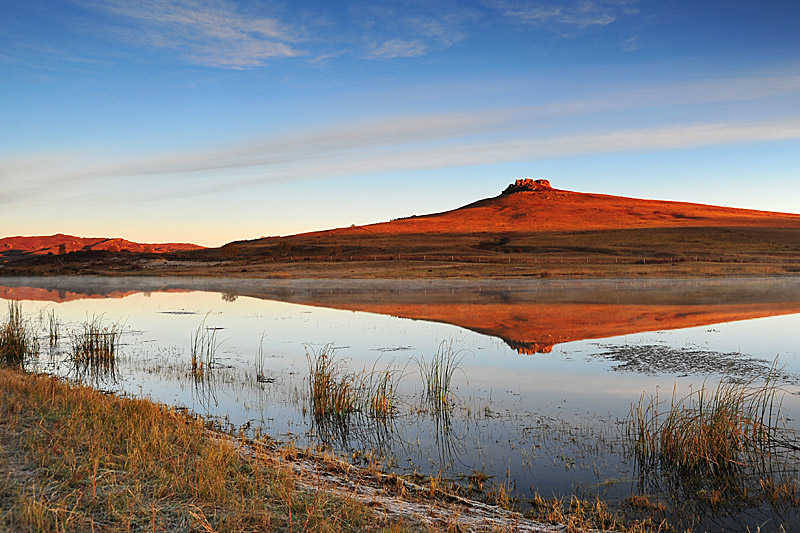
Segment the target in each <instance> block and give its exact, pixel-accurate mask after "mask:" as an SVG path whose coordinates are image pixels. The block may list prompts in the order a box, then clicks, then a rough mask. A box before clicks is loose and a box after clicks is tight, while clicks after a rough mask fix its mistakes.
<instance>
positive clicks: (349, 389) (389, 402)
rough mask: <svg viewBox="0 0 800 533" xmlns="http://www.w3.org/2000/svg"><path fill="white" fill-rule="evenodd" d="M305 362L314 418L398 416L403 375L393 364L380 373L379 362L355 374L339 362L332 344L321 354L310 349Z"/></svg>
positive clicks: (324, 348)
mask: <svg viewBox="0 0 800 533" xmlns="http://www.w3.org/2000/svg"><path fill="white" fill-rule="evenodd" d="M306 358H307V359H308V365H309V375H308V392H309V400H310V404H311V411H312V413H313V415H314V417H315V418H317V419H320V418H338V419H344V418H346V417H348V416H349V415H350V414H352V413H355V412H359V413H363V414H368V415H371V416H374V417H391V416H392V415H393V414H394V413H395V411H396V401H397V387H398V384H399V381H400V378H401V377H402V375H403V371H402V370H401V369H397V368H394V360H391V361H389V363H388V364H387V365H386V367H385V368H384V369H378V368H377V361H376V362H375V364H374V365H373V366H372V369H371V370H370V371H367V370H366V369H365V370H363V371H361V372H353V371H351V370H349V369H348V368H347V367H346V366H345V365H344V361H343V360H342V359H337V358H336V356H335V351H334V349H333V346H332V345H330V344H328V345H325V346H324V347H323V348H322V349H320V350H319V351H318V352H317V351H315V350H313V349H311V348H309V349H307V350H306Z"/></svg>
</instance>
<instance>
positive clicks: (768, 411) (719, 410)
mask: <svg viewBox="0 0 800 533" xmlns="http://www.w3.org/2000/svg"><path fill="white" fill-rule="evenodd" d="M779 393H780V390H779V389H778V388H777V386H776V385H775V381H774V372H773V373H770V375H769V376H767V377H766V379H764V380H763V381H759V382H749V383H735V382H722V383H720V384H719V385H717V386H716V388H708V387H706V386H705V384H704V385H703V386H702V387H701V388H700V389H699V390H697V391H693V392H691V393H689V394H687V395H686V396H684V397H678V396H677V395H676V393H675V391H674V390H673V394H672V399H671V401H670V402H669V403H666V402H662V401H660V400H659V398H658V395H655V396H649V395H647V394H643V395H642V398H641V399H640V401H639V403H638V404H634V405H633V406H632V407H631V413H630V415H629V417H628V419H627V421H626V425H625V427H626V433H627V439H628V443H629V444H630V445H631V449H632V453H633V458H634V463H635V467H636V470H637V473H638V476H639V482H640V484H642V485H645V487H644V488H645V490H651V489H656V490H660V491H665V492H666V493H667V494H684V495H686V496H688V499H689V500H692V501H696V502H697V504H704V505H710V506H712V507H716V506H719V505H721V504H724V503H726V502H738V503H736V505H741V504H742V503H743V502H748V501H749V502H757V501H765V502H770V503H772V504H779V503H784V504H785V503H791V504H796V501H797V488H798V485H797V473H798V468H800V457H798V451H800V446H798V434H797V431H796V430H794V429H792V428H790V427H789V426H788V425H787V421H786V418H785V417H784V416H783V413H782V409H781V401H782V396H780V395H779ZM776 487H777V489H775V488H776Z"/></svg>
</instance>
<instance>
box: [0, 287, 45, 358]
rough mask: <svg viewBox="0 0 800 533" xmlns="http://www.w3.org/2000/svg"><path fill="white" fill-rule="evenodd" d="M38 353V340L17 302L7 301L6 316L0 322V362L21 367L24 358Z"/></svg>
mask: <svg viewBox="0 0 800 533" xmlns="http://www.w3.org/2000/svg"><path fill="white" fill-rule="evenodd" d="M38 353H39V342H38V340H37V338H36V335H34V333H33V329H32V328H31V326H30V325H29V323H28V322H27V321H26V320H25V319H24V318H23V317H22V306H21V305H20V303H19V302H9V303H8V316H7V317H6V320H5V322H4V323H2V324H0V363H2V364H4V365H7V366H14V367H19V368H22V367H23V366H24V365H25V361H26V359H28V358H30V357H33V356H36V355H38Z"/></svg>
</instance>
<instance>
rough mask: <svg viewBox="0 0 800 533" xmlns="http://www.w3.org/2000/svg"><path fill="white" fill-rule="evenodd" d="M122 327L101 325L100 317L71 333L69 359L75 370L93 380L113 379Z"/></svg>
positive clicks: (115, 324) (88, 321)
mask: <svg viewBox="0 0 800 533" xmlns="http://www.w3.org/2000/svg"><path fill="white" fill-rule="evenodd" d="M121 337H122V326H121V325H120V324H119V323H114V324H111V325H105V324H103V320H102V317H92V319H91V320H87V321H86V322H84V323H83V326H82V328H81V329H80V330H77V331H75V332H73V333H72V351H71V358H72V362H73V363H74V364H75V368H76V370H77V371H78V372H79V373H81V374H89V375H91V376H92V377H94V378H105V377H112V378H113V377H114V376H115V371H116V360H117V355H118V353H119V350H120V341H121Z"/></svg>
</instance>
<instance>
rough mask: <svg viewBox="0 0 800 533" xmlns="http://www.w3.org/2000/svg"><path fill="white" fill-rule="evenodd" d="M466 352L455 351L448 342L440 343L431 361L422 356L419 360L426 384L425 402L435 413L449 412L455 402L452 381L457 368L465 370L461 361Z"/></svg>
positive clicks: (420, 370) (423, 381)
mask: <svg viewBox="0 0 800 533" xmlns="http://www.w3.org/2000/svg"><path fill="white" fill-rule="evenodd" d="M463 359H464V354H463V353H462V352H461V351H454V350H453V346H452V345H451V344H448V343H446V342H442V343H441V344H440V345H439V349H438V350H437V351H436V354H435V355H434V356H433V357H432V358H431V360H430V362H427V361H425V358H424V357H423V358H421V359H419V361H418V363H417V364H418V365H419V373H420V377H421V378H422V383H423V384H424V386H425V403H426V404H427V406H428V408H429V409H431V410H432V411H433V412H434V413H441V412H447V411H449V410H450V407H451V405H452V403H453V390H452V382H453V375H454V374H455V373H456V371H457V370H461V371H462V372H463V368H462V366H461V361H462V360H463Z"/></svg>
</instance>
